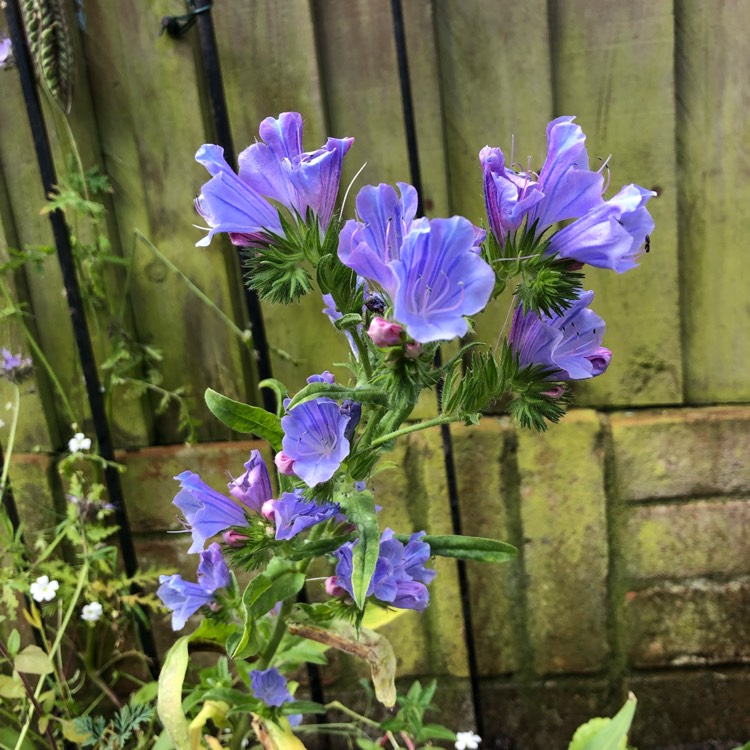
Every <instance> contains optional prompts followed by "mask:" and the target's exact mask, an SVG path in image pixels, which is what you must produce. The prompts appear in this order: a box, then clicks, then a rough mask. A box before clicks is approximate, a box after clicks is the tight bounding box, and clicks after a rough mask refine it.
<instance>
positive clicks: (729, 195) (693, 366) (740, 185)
mask: <svg viewBox="0 0 750 750" xmlns="http://www.w3.org/2000/svg"><path fill="white" fill-rule="evenodd" d="M675 21H676V44H677V50H676V55H675V65H676V69H675V76H676V81H677V148H678V156H679V165H680V172H679V177H680V182H679V207H680V258H681V263H682V279H683V286H682V292H683V296H682V320H683V325H684V346H685V396H686V400H687V401H688V402H689V403H712V402H716V401H747V400H748V399H749V398H750V378H748V371H749V365H750V336H748V335H747V331H748V330H749V329H750V307H749V306H748V304H747V294H748V289H750V266H748V263H747V259H746V252H745V249H744V248H745V246H746V244H747V237H748V235H749V234H750V212H748V210H747V206H748V203H750V128H748V112H749V111H750V49H748V44H747V38H748V33H750V5H748V4H747V3H741V2H727V1H726V0H724V1H722V2H713V3H702V2H700V1H699V0H680V1H679V2H677V3H675Z"/></svg>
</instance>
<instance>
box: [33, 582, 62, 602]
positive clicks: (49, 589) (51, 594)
mask: <svg viewBox="0 0 750 750" xmlns="http://www.w3.org/2000/svg"><path fill="white" fill-rule="evenodd" d="M59 588H60V584H59V583H58V582H57V581H55V580H52V581H50V579H49V576H39V578H37V579H36V581H34V583H32V584H31V586H30V587H29V592H30V593H31V597H32V598H33V599H34V601H35V602H51V601H52V600H53V599H54V598H55V596H57V589H59Z"/></svg>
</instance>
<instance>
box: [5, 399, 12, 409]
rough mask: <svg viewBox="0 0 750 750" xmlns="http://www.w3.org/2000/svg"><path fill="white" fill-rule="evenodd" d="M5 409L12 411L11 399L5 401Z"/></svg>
mask: <svg viewBox="0 0 750 750" xmlns="http://www.w3.org/2000/svg"><path fill="white" fill-rule="evenodd" d="M5 411H13V402H12V401H8V402H6V404H5Z"/></svg>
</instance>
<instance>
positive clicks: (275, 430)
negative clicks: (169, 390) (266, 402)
mask: <svg viewBox="0 0 750 750" xmlns="http://www.w3.org/2000/svg"><path fill="white" fill-rule="evenodd" d="M205 399H206V406H208V408H209V410H210V411H211V413H212V414H213V415H214V416H215V417H216V418H217V419H218V420H219V421H220V422H223V423H224V424H225V425H226V426H227V427H229V428H231V429H232V430H234V431H235V432H242V433H252V434H254V435H257V436H258V437H259V438H262V439H263V440H266V441H267V442H268V443H269V445H270V446H271V447H272V448H273V449H274V450H277V451H280V450H281V440H282V438H283V437H284V431H283V430H282V429H281V421H280V420H279V418H278V417H277V416H276V415H275V414H271V413H270V412H267V411H266V410H265V409H261V408H260V407H259V406H250V405H249V404H243V403H241V402H240V401H235V400H234V399H231V398H228V397H227V396H222V395H221V394H220V393H217V392H216V391H215V390H213V389H212V388H206V393H205Z"/></svg>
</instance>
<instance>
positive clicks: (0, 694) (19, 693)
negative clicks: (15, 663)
mask: <svg viewBox="0 0 750 750" xmlns="http://www.w3.org/2000/svg"><path fill="white" fill-rule="evenodd" d="M24 695H26V690H24V687H23V684H22V683H21V680H20V678H19V677H18V675H16V678H15V679H14V678H13V677H10V676H9V675H7V674H0V698H23V697H24Z"/></svg>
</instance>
